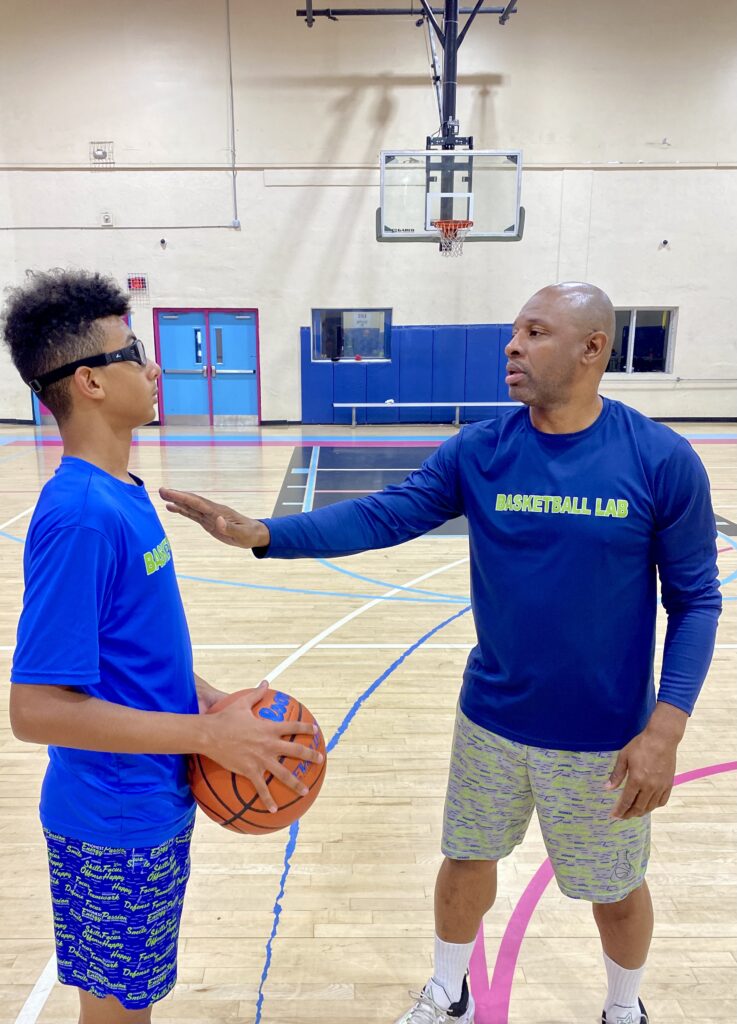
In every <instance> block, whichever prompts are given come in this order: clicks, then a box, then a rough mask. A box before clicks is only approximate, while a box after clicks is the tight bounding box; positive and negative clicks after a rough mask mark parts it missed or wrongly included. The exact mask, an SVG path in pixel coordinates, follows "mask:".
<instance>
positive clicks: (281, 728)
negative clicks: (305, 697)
mask: <svg viewBox="0 0 737 1024" xmlns="http://www.w3.org/2000/svg"><path fill="white" fill-rule="evenodd" d="M267 685H268V684H267V683H266V681H264V682H262V683H261V684H260V685H259V686H258V687H256V689H254V690H249V691H248V692H246V693H244V695H243V696H242V697H240V698H239V699H238V700H236V701H234V702H233V703H232V704H230V705H228V707H226V708H223V710H222V711H216V712H214V713H212V714H208V715H204V716H203V718H202V721H203V725H204V726H205V728H206V730H207V738H206V742H205V746H204V748H203V750H202V751H201V753H203V754H205V755H206V756H207V757H210V758H212V759H213V760H215V761H217V762H218V764H221V765H222V766H223V767H224V768H226V769H227V770H228V771H232V772H235V773H236V774H237V775H245V776H246V778H248V779H250V781H251V782H252V784H253V786H254V788H255V789H256V791H257V793H258V795H259V796H260V797H261V800H262V801H263V803H264V804H265V806H266V807H267V808H268V809H269V811H271V812H272V813H274V812H275V811H276V810H277V805H276V801H275V800H274V798H273V796H272V795H271V793H270V792H269V788H268V786H267V784H266V780H265V778H264V776H265V775H266V774H270V775H273V776H274V777H275V778H277V779H279V780H280V781H281V782H283V783H284V784H285V785H286V786H289V788H290V789H293V790H294V791H295V793H299V794H300V795H301V796H305V795H306V794H307V793H308V792H309V790H308V789H307V788H306V787H305V785H304V784H303V783H302V782H300V781H299V780H298V779H297V778H296V776H295V775H293V774H292V773H291V772H290V771H289V770H288V769H287V768H285V767H284V765H283V764H282V763H281V761H280V760H279V758H284V757H290V758H294V759H295V760H297V761H315V762H317V763H318V764H319V763H320V762H322V760H323V756H322V754H321V753H320V752H319V751H318V750H316V749H315V748H314V747H311V746H306V745H304V744H302V743H296V742H292V741H290V740H286V739H284V737H285V736H294V735H295V734H300V735H304V737H305V739H306V740H307V742H308V743H309V741H310V740H311V739H312V738H313V737H314V736H315V735H316V733H317V731H318V729H317V726H315V725H313V724H311V723H308V722H295V721H284V722H272V721H268V720H267V719H265V718H259V717H258V716H257V715H254V714H253V711H252V708H253V707H254V705H255V704H258V702H259V701H260V700H261V699H262V697H263V696H264V692H265V690H266V688H267Z"/></svg>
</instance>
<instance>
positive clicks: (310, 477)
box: [302, 444, 320, 512]
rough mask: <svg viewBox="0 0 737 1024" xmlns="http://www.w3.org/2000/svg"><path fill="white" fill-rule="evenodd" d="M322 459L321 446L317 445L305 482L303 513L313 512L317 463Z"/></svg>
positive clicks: (311, 455) (313, 450) (311, 457)
mask: <svg viewBox="0 0 737 1024" xmlns="http://www.w3.org/2000/svg"><path fill="white" fill-rule="evenodd" d="M319 459H320V446H319V445H317V444H316V445H315V446H314V447H313V449H312V452H311V454H310V468H309V471H308V473H307V481H306V482H305V493H304V497H303V498H302V511H303V512H311V511H312V503H313V502H314V500H315V482H316V480H317V463H318V461H319Z"/></svg>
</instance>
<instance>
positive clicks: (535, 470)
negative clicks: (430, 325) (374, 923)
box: [162, 283, 721, 1024]
mask: <svg viewBox="0 0 737 1024" xmlns="http://www.w3.org/2000/svg"><path fill="white" fill-rule="evenodd" d="M614 329H615V315H614V309H613V307H612V304H611V302H610V300H609V298H608V297H607V296H606V295H605V294H604V293H603V292H602V291H601V290H600V289H598V288H595V287H594V286H592V285H590V284H584V283H571V284H565V285H555V286H551V287H548V288H544V289H542V290H541V291H539V292H537V293H536V294H535V295H534V296H532V298H531V299H530V300H529V301H528V302H527V303H526V304H525V306H524V307H523V309H522V310H521V312H520V314H519V315H518V317H517V320H516V322H515V324H514V329H513V333H512V338H511V340H510V342H509V344H508V345H507V347H506V355H507V358H508V364H507V378H506V383H507V385H508V387H509V391H510V396H511V397H512V398H514V399H518V400H519V401H520V402H521V403H523V404H524V405H525V406H526V407H527V408H523V409H518V410H515V411H514V412H511V413H509V415H507V416H503V417H500V418H498V419H495V420H489V421H486V422H481V423H478V424H474V425H473V426H470V427H467V428H465V429H464V430H462V431H460V433H459V434H457V435H456V436H454V437H452V438H451V439H450V440H448V441H446V442H444V443H443V444H442V445H440V447H439V448H438V450H437V452H435V453H434V454H433V455H432V456H431V458H429V459H428V460H427V461H426V462H425V463H424V464H423V465H422V466H421V467H420V468H419V469H418V470H416V471H415V472H413V473H411V474H410V475H409V476H408V477H407V479H406V480H405V481H404V482H403V483H401V484H398V485H395V486H391V487H387V488H386V489H385V490H384V491H382V492H380V493H379V494H372V495H369V496H367V497H365V498H360V499H357V500H353V501H344V502H340V503H338V504H335V505H330V506H328V507H326V508H322V509H319V510H317V511H316V512H311V513H308V514H302V515H295V516H286V517H284V518H278V519H270V520H266V521H263V522H262V521H257V520H253V519H249V518H248V517H246V516H242V515H239V514H238V513H237V512H234V511H233V510H232V509H228V508H227V507H225V506H221V505H215V504H214V503H213V502H209V501H207V500H206V499H203V498H200V497H198V496H197V495H191V494H185V493H182V492H177V491H169V490H166V491H163V492H162V496H163V497H164V498H165V500H166V501H167V502H168V506H167V507H168V508H169V509H170V510H171V511H173V512H177V513H179V514H181V515H184V516H187V517H188V518H190V519H192V520H194V521H195V522H197V523H199V524H200V525H201V526H202V527H204V528H205V529H206V530H208V532H210V533H211V534H212V535H213V536H214V537H216V538H218V539H219V540H221V541H223V542H224V543H227V544H232V545H238V546H240V547H244V548H253V549H255V553H256V554H258V555H259V556H261V557H263V556H272V557H277V558H296V557H301V556H305V555H312V556H315V555H322V556H330V555H333V556H335V555H337V554H350V553H353V552H357V551H364V550H367V549H371V548H379V547H388V546H389V545H392V544H398V543H401V542H402V541H405V540H409V539H411V538H412V537H416V536H419V535H420V534H422V533H425V532H427V531H428V530H431V529H432V528H433V527H435V526H438V525H439V524H440V523H442V522H444V521H446V520H448V519H450V518H453V517H455V516H458V515H461V514H465V515H466V516H467V518H468V527H469V540H470V555H471V594H472V598H471V601H472V606H473V612H474V619H475V623H476V629H477V633H478V644H477V646H476V647H475V648H474V649H473V651H472V652H471V654H470V656H469V659H468V662H467V665H466V670H465V674H464V679H463V687H462V690H461V696H460V702H459V706H458V711H457V718H456V729H455V737H454V742H453V753H452V756H451V765H450V777H449V783H448V791H447V797H446V803H445V817H444V823H443V842H442V850H443V853H444V854H445V860H444V862H443V864H442V866H441V868H440V872H439V874H438V878H437V883H436V888H435V930H436V936H435V969H434V973H433V976H432V978H431V979H429V981H428V982H427V984H426V985H425V986H424V988H423V990H422V992H421V993H418V994H417V995H416V996H415V998H414V1003H413V1005H412V1006H411V1007H410V1008H409V1009H408V1010H407V1011H406V1012H405V1013H404V1014H402V1016H401V1017H400V1018H399V1020H398V1021H397V1022H396V1024H472V1021H473V1019H474V1003H473V996H472V994H471V993H470V992H469V987H468V983H467V980H466V972H467V968H468V964H469V960H470V956H471V951H472V949H473V946H474V940H475V938H476V935H477V932H478V929H479V924H480V922H481V920H482V919H483V916H484V914H485V913H486V912H487V911H488V910H489V909H490V908H491V906H492V905H493V903H494V900H495V897H496V884H497V870H496V864H497V861H499V860H501V859H502V858H504V857H507V856H508V855H509V854H510V853H511V852H512V851H513V849H514V848H515V847H516V846H517V845H518V844H519V843H520V842H522V840H523V838H524V836H525V833H526V830H527V827H528V824H529V822H530V819H531V817H532V814H533V812H537V816H538V819H539V822H540V825H541V829H542V832H543V837H544V840H545V845H546V848H547V851H548V854H549V856H550V860H551V862H552V864H553V867H554V869H555V876H556V880H557V882H558V886H559V888H560V889H561V891H562V892H563V893H565V894H566V895H567V896H570V897H571V898H573V899H582V900H587V901H589V902H590V903H591V904H592V907H593V915H594V921H595V923H596V925H597V928H598V930H599V934H600V936H601V943H602V949H603V954H604V965H605V969H606V976H607V983H608V987H607V993H606V997H605V999H604V1007H603V1013H602V1022H603V1024H647V1014H646V1011H645V1008H644V1006H643V1004H642V1001H641V1000H640V997H639V993H640V984H641V981H642V977H643V973H644V970H645V963H646V959H647V954H648V949H649V946H650V939H651V937H652V931H653V911H652V904H651V901H650V894H649V891H648V887H647V882H646V881H645V874H646V871H647V865H648V857H649V852H650V813H651V811H653V810H655V809H656V808H658V807H663V806H664V805H665V804H666V803H667V801H668V798H669V796H670V792H671V788H672V785H673V779H674V773H675V767H676V751H677V747H678V744H679V742H680V740H681V739H682V737H683V734H684V731H685V728H686V722H687V721H688V716H689V715H690V713H691V711H692V710H693V707H694V704H695V702H696V699H697V697H698V694H699V690H700V688H701V685H702V683H703V681H704V679H705V677H706V674H707V671H708V668H709V663H710V661H711V656H712V651H713V647H714V637H715V633H716V625H717V619H718V617H719V612H720V607H721V600H720V595H719V587H718V581H717V571H716V544H715V533H716V531H715V522H714V513H713V511H712V507H711V500H710V495H709V481H708V479H707V477H706V473H705V472H704V468H703V466H702V465H701V462H700V461H699V459H698V457H697V456H696V455H695V453H694V452H693V450H692V449H691V447H690V445H689V444H688V442H687V441H685V440H684V439H683V438H681V437H679V436H678V435H676V434H675V433H674V432H673V431H671V430H669V429H668V428H667V427H665V426H663V425H662V424H658V423H653V422H652V421H650V420H649V419H648V418H647V417H645V416H642V415H640V414H639V413H637V412H636V411H635V410H634V409H628V408H627V406H624V405H622V404H621V403H619V402H613V401H610V400H608V399H605V398H602V397H601V396H600V395H599V393H598V389H599V384H600V380H601V376H602V374H603V372H604V370H605V368H606V366H607V363H608V360H609V355H610V353H611V349H612V341H613V337H614ZM658 575H659V576H660V583H661V593H662V602H663V605H664V607H665V610H666V612H667V615H668V628H667V632H666V637H665V649H664V652H663V666H662V671H661V674H660V685H659V687H658V689H657V693H656V687H655V681H654V674H653V652H654V649H655V621H656V609H657V576H658ZM550 1012H551V1013H552V1012H554V1011H553V1010H551V1011H550Z"/></svg>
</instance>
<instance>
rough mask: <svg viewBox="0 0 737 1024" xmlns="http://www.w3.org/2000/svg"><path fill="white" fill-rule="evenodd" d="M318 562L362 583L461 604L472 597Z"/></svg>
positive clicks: (322, 561)
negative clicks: (402, 584) (375, 577)
mask: <svg viewBox="0 0 737 1024" xmlns="http://www.w3.org/2000/svg"><path fill="white" fill-rule="evenodd" d="M315 561H316V562H319V563H320V565H324V566H325V567H326V568H327V569H332V570H333V571H334V572H340V573H343V575H344V576H350V577H352V578H353V579H354V580H360V581H361V582H362V583H373V584H374V585H375V586H377V587H386V589H387V590H401V591H402V592H403V593H405V594H424V595H425V596H427V597H444V598H445V599H446V600H448V601H455V602H459V603H461V604H466V603H467V602H468V601H469V600H470V599H469V597H468V596H466V597H464V596H463V595H461V594H443V593H441V592H440V591H438V590H422V589H421V588H420V587H402V586H400V585H399V584H398V583H387V582H386V581H385V580H375V579H374V578H373V577H372V576H362V575H361V573H358V572H351V570H350V569H344V568H343V566H342V565H336V564H335V562H329V561H328V560H327V558H316V559H315Z"/></svg>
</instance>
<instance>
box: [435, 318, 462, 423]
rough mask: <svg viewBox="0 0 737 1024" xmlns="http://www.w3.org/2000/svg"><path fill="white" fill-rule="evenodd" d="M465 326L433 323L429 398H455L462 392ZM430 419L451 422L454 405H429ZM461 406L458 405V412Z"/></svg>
mask: <svg viewBox="0 0 737 1024" xmlns="http://www.w3.org/2000/svg"><path fill="white" fill-rule="evenodd" d="M465 379H466V328H465V327H464V326H460V327H436V328H435V330H434V332H433V344H432V400H433V402H458V401H463V398H464V396H465ZM430 411H431V412H432V422H433V423H452V422H453V418H454V417H455V409H431V410H430ZM462 412H463V409H461V413H462Z"/></svg>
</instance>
